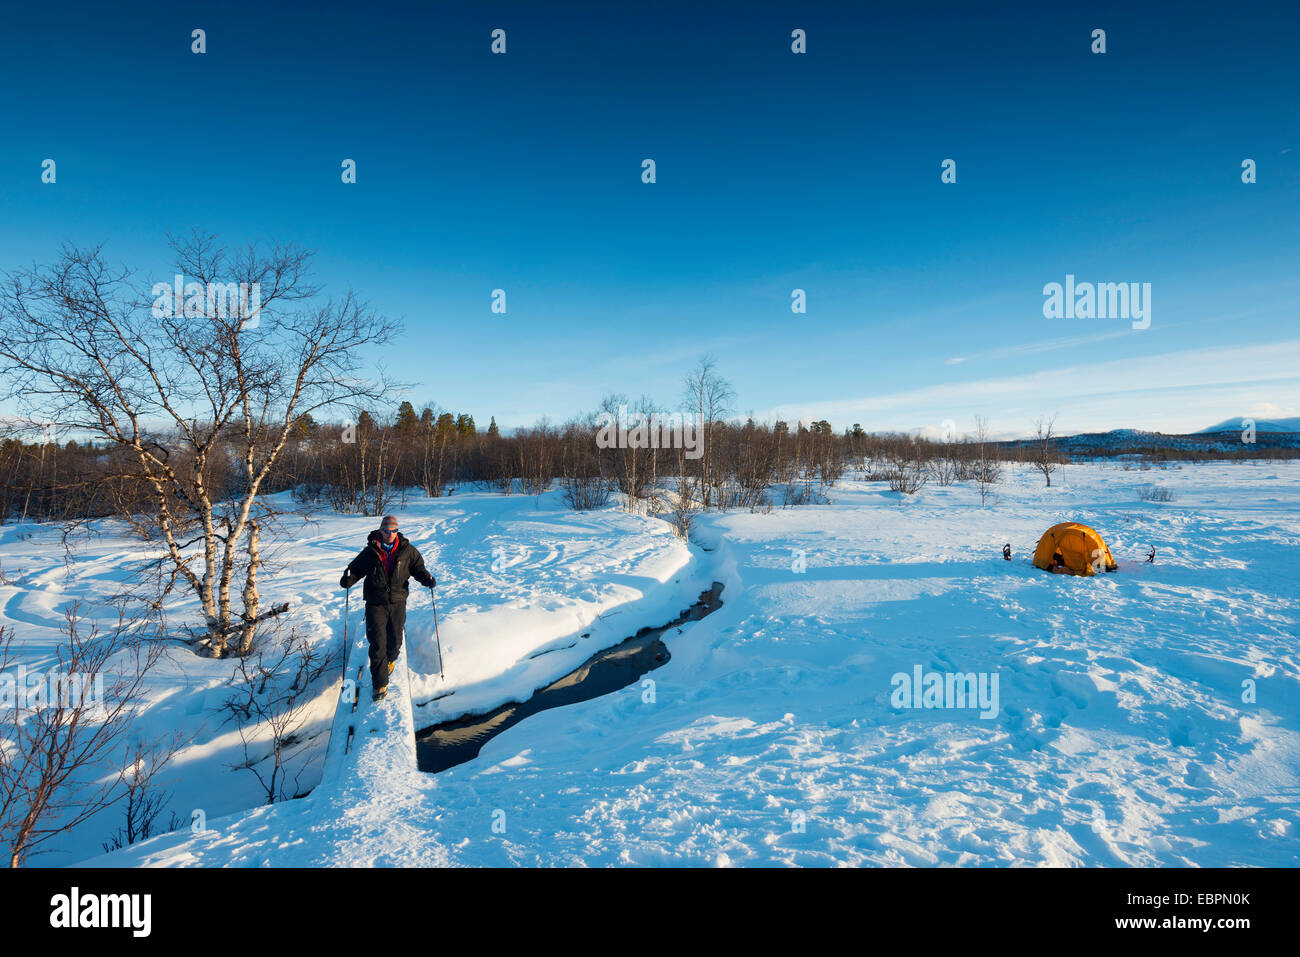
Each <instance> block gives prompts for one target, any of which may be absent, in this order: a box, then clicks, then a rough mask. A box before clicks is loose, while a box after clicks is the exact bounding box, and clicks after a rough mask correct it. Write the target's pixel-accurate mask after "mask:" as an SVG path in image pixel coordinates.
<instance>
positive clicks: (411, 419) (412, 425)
mask: <svg viewBox="0 0 1300 957" xmlns="http://www.w3.org/2000/svg"><path fill="white" fill-rule="evenodd" d="M419 424H420V422H419V419H417V418H416V417H415V407H414V406H412V405H411V403H409V402H403V403H402V404H401V405H399V406H398V407H397V431H398V432H400V433H401V434H402V435H410V434H411V433H412V432H414V431H415V429H416V426H418V425H419Z"/></svg>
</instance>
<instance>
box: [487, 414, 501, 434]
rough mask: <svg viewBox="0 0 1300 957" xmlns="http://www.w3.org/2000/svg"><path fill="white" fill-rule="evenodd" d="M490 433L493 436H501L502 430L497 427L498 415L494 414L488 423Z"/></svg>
mask: <svg viewBox="0 0 1300 957" xmlns="http://www.w3.org/2000/svg"><path fill="white" fill-rule="evenodd" d="M488 435H489V436H490V437H491V438H494V439H496V438H500V436H501V430H500V429H498V428H497V417H496V416H495V415H494V416H492V421H491V422H489V423H488Z"/></svg>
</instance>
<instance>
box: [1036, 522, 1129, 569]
mask: <svg viewBox="0 0 1300 957" xmlns="http://www.w3.org/2000/svg"><path fill="white" fill-rule="evenodd" d="M1034 565H1035V566H1036V567H1038V568H1045V569H1047V570H1048V571H1051V572H1068V573H1070V574H1071V575H1095V574H1097V568H1098V567H1099V566H1100V567H1104V568H1105V569H1106V571H1108V572H1113V571H1118V570H1119V563H1118V562H1116V561H1115V558H1114V556H1113V555H1111V553H1110V549H1109V548H1107V547H1106V542H1105V540H1104V539H1103V538H1102V537H1101V535H1100V534H1098V532H1097V530H1096V529H1094V528H1090V527H1089V526H1087V525H1081V524H1079V523H1078V522H1061V523H1060V524H1059V525H1053V526H1052V527H1051V528H1049V529H1048V530H1047V531H1045V532H1044V533H1043V537H1042V538H1040V539H1039V540H1038V547H1037V548H1036V549H1034Z"/></svg>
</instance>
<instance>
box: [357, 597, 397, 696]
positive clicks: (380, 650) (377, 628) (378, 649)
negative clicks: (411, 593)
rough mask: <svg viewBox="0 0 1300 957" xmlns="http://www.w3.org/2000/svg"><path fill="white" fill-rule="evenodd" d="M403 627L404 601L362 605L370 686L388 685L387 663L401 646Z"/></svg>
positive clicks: (383, 686) (382, 686) (394, 659)
mask: <svg viewBox="0 0 1300 957" xmlns="http://www.w3.org/2000/svg"><path fill="white" fill-rule="evenodd" d="M405 629H406V602H404V601H399V602H394V603H393V604H391V605H367V606H366V639H367V640H368V641H369V642H370V682H371V684H372V685H373V687H374V689H375V690H376V691H378V690H379V689H380V688H386V687H388V663H389V662H390V661H396V660H397V655H398V653H399V652H400V651H401V650H402V633H403V632H404V631H405Z"/></svg>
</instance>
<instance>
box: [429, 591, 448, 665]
mask: <svg viewBox="0 0 1300 957" xmlns="http://www.w3.org/2000/svg"><path fill="white" fill-rule="evenodd" d="M429 601H431V602H433V640H434V641H436V642H437V643H438V677H439V678H443V680H446V679H445V678H444V677H443V668H442V638H441V637H439V635H438V599H436V598H434V597H433V586H432V585H430V586H429Z"/></svg>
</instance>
